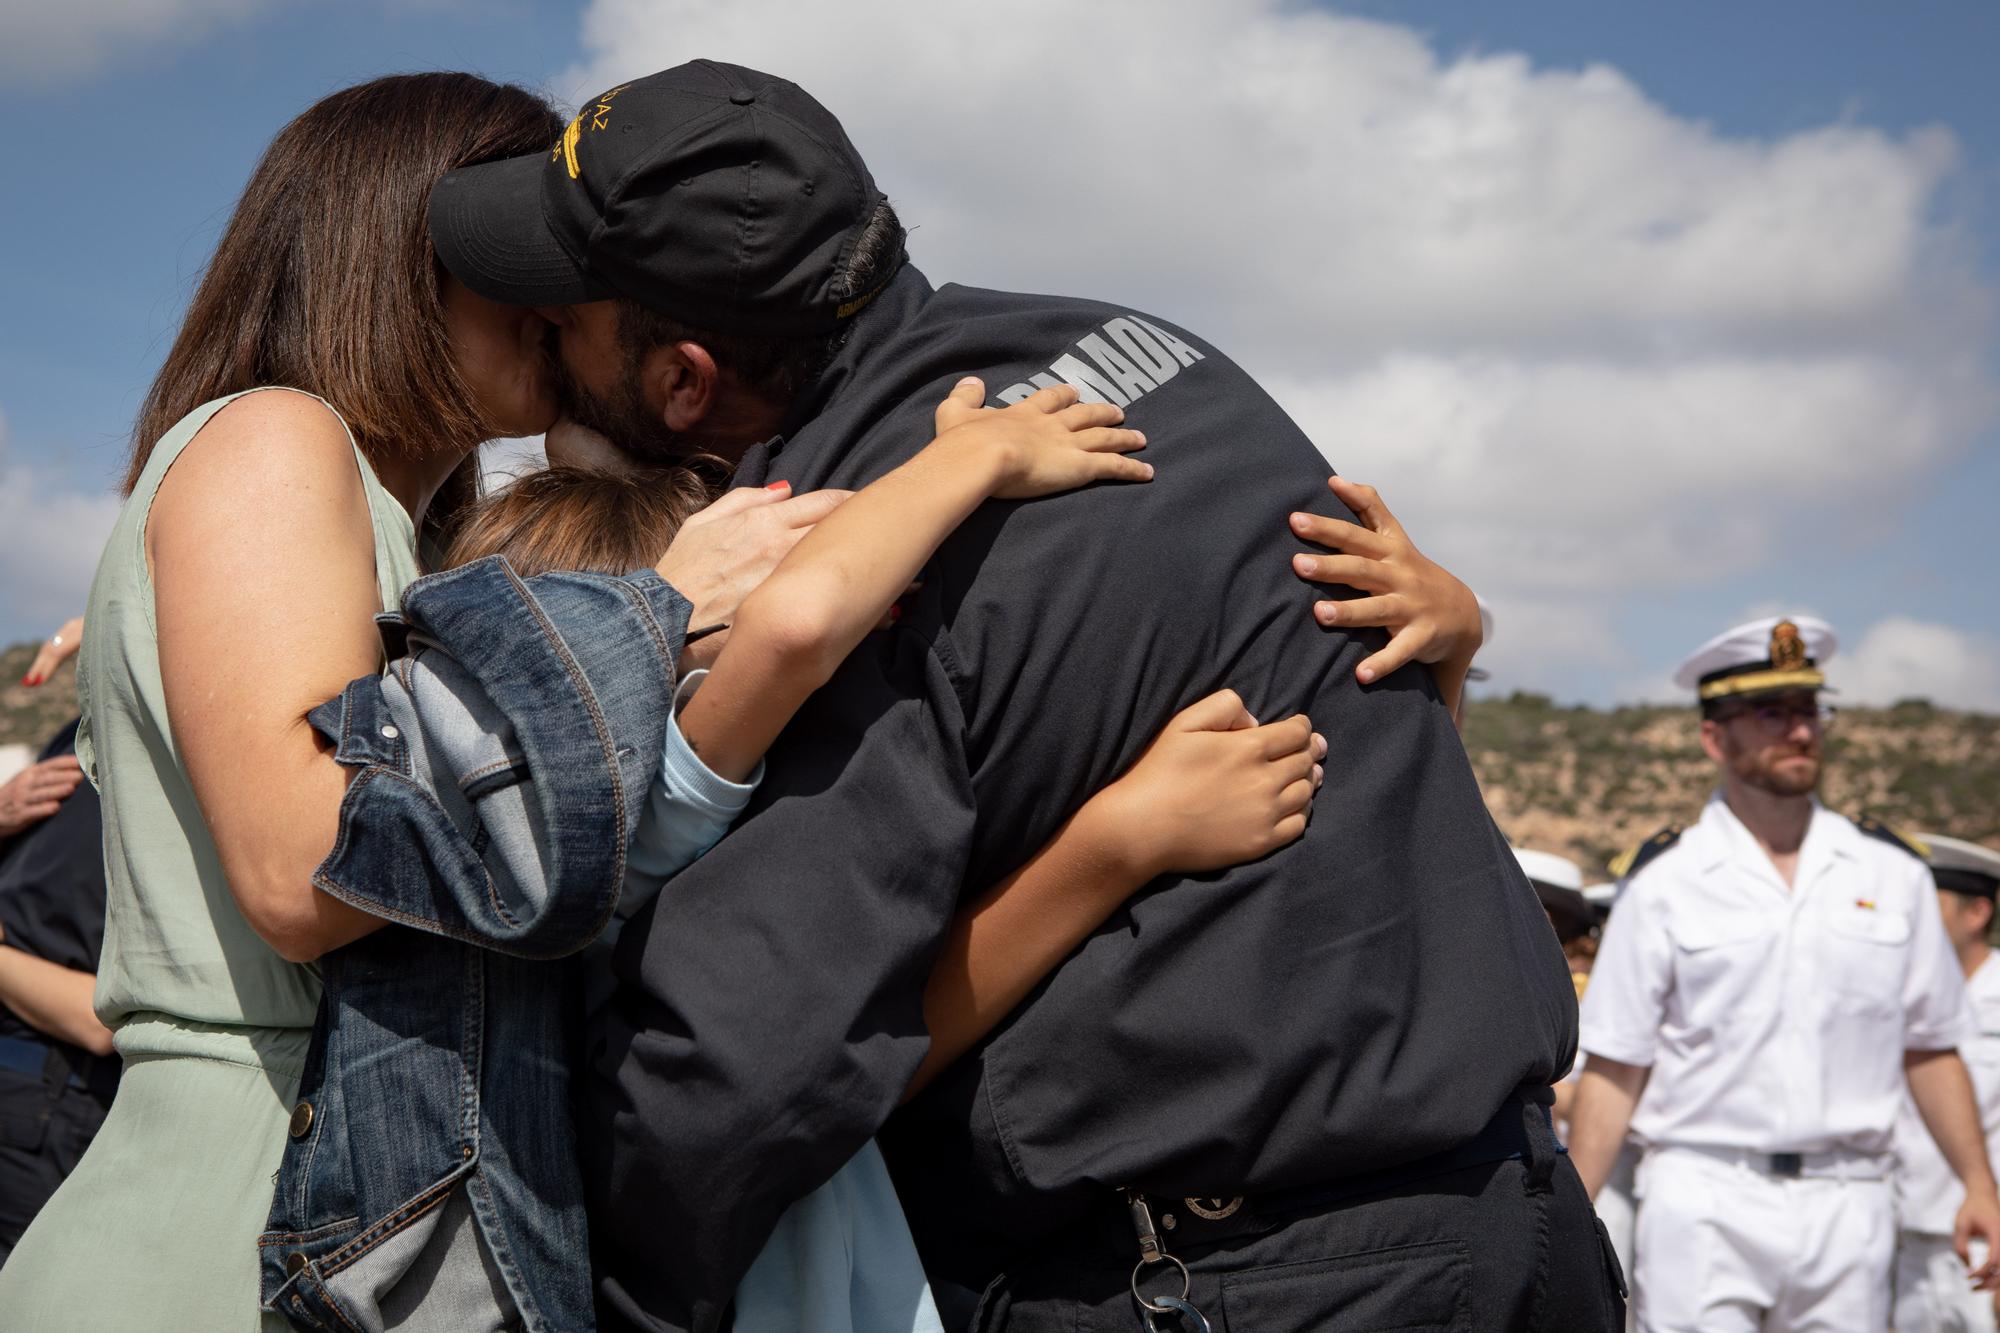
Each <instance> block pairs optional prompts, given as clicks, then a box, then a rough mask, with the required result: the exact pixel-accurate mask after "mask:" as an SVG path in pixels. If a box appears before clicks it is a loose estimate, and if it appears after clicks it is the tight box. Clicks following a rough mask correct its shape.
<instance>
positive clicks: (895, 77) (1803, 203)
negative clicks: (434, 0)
mask: <svg viewBox="0 0 2000 1333" xmlns="http://www.w3.org/2000/svg"><path fill="white" fill-rule="evenodd" d="M583 46H584V49H585V51H586V53H587V56H588V58H587V60H586V63H585V65H584V67H582V68H580V69H577V70H573V71H570V72H569V74H568V75H567V76H565V78H566V82H567V84H568V86H571V87H574V88H575V89H577V90H578V91H579V92H590V91H594V90H595V89H596V88H599V87H603V86H608V85H610V84H612V83H615V82H618V81H621V80H623V79H627V78H630V77H633V76H635V75H639V74H644V73H646V72H649V71H651V70H653V69H657V68H662V67H664V66H667V65H671V64H675V63H678V62H679V61H682V60H685V59H688V58H689V57H690V56H693V55H697V54H699V55H703V56H710V57H714V58H719V59H724V60H733V61H738V62H741V63H745V64H749V65H752V66H755V67H758V68H762V69H767V70H771V71H773V72H775V73H780V74H784V75H786V76H788V77H791V78H793V79H795V80H797V81H798V82H799V83H801V84H802V85H804V86H805V87H806V88H807V89H809V90H810V91H812V92H813V93H814V94H816V95H817V96H818V97H820V98H821V100H823V101H824V102H825V103H826V104H827V105H828V106H829V107H830V108H832V109H833V111H834V112H835V114H837V115H838V116H839V117H840V118H841V120H842V122H843V124H844V125H845V126H846V128H847V130H848V133H849V135H850V137H851V138H852V139H853V140H854V142H855V143H856V144H857V145H858V146H859V147H860V149H861V150H862V152H863V154H864V155H865V156H866V157H867V159H868V160H869V162H870V165H871V167H872V168H873V170H874V173H875V176H876V179H877V181H878V182H879V183H880V184H881V185H882V187H883V188H884V189H885V190H886V191H887V192H888V193H889V194H890V195H891V197H892V198H894V199H895V200H896V203H897V207H898V209H899V210H900V211H901V212H902V214H903V216H904V219H905V221H906V222H908V223H911V224H914V225H915V226H916V228H917V230H916V232H915V234H914V235H913V237H912V245H911V248H912V252H913V253H914V254H915V256H916V258H917V260H918V262H919V263H920V264H921V265H922V266H923V267H924V268H925V269H926V270H927V271H928V272H929V274H930V275H931V277H932V278H933V279H934V280H944V279H947V278H948V279H952V280H956V281H964V282H975V283H983V284H988V285H993V286H1001V287H1012V288H1017V289H1024V290H1032V291H1070V292H1074V293H1076V294H1078V295H1084V296H1093V297H1098V298H1102V299H1109V300H1115V301H1123V302H1130V303H1132V304H1134V305H1137V306H1140V307H1142V308H1146V309H1150V310H1152V311H1155V312H1157V313H1159V314H1162V315H1164V316H1167V317H1168V318H1171V319H1174V320H1177V321H1179V322H1181V323H1184V324H1186V325H1188V326H1190V327H1192V328H1194V329H1196V330H1198V331H1199V332H1201V333H1202V334H1203V335H1204V336H1205V337H1207V338H1209V339H1210V340H1212V341H1214V342H1215V343H1217V344H1219V345H1220V346H1222V347H1223V348H1225V349H1226V350H1228V351H1229V352H1231V353H1232V354H1233V355H1235V356H1237V357H1238V358H1239V359H1240V360H1242V361H1243V362H1244V363H1245V364H1246V365H1247V366H1248V367H1249V368H1250V369H1251V370H1252V371H1253V372H1255V373H1257V374H1258V375H1259V376H1260V377H1261V378H1262V379H1263V380H1264V382H1265V383H1266V385H1267V386H1268V387H1270V388H1271V389H1272V390H1273V392H1274V393H1275V394H1276V395H1277V396H1278V397H1279V399H1280V400H1281V401H1282V402H1283V403H1284V404H1285V405H1286V406H1287V408H1288V409H1290V410H1291V411H1292V412H1293V413H1294V415H1295V416H1296V417H1297V418H1298V419H1299V421H1300V422H1301V424H1302V425H1304V426H1305V427H1306V429H1307V430H1308V431H1309V432H1311V433H1312V435H1313V436H1314V438H1315V439H1316V440H1318V441H1319V442H1320V444H1321V447H1322V448H1323V449H1324V450H1325V452H1326V453H1327V455H1328V457H1329V458H1330V459H1331V460H1333V461H1334V462H1335V463H1336V464H1337V465H1338V466H1339V467H1340V468H1341V470H1343V471H1345V472H1349V473H1352V474H1353V475H1355V476H1357V477H1359V478H1360V479H1362V480H1366V481H1371V482H1376V483H1378V484H1380V485H1381V486H1382V487H1383V489H1384V491H1385V493H1386V495H1387V496H1388V498H1389V500H1390V502H1391V503H1392V505H1394V506H1395V508H1396V509H1397V511H1398V513H1399V514H1400V515H1401V516H1403V517H1404V518H1406V519H1407V520H1409V522H1410V526H1411V528H1412V531H1413V532H1415V533H1416V535H1417V536H1418V539H1419V540H1420V542H1422V543H1423V544H1424V545H1425V546H1426V548H1427V549H1429V550H1430V551H1431V552H1432V553H1433V554H1435V555H1437V556H1439V557H1440V558H1441V559H1443V560H1444V561H1445V562H1446V563H1447V564H1449V565H1451V566H1452V567H1453V568H1454V569H1455V570H1457V571H1458V572H1459V573H1460V574H1461V575H1462V576H1464V577H1465V578H1466V579H1467V581H1468V582H1470V583H1471V584H1472V585H1473V586H1474V587H1476V588H1478V589H1479V590H1480V591H1481V593H1482V594H1484V595H1486V596H1487V597H1488V598H1489V599H1492V600H1493V601H1495V603H1496V604H1497V605H1499V606H1500V607H1501V608H1502V627H1501V630H1500V632H1499V634H1498V635H1497V636H1496V642H1495V644H1494V648H1493V650H1492V655H1493V660H1492V662H1491V663H1490V665H1493V666H1494V667H1495V668H1496V672H1497V671H1498V670H1499V669H1500V668H1506V667H1509V666H1510V663H1511V664H1515V665H1518V666H1521V667H1523V668H1525V667H1527V666H1529V665H1530V664H1531V663H1532V661H1533V659H1534V655H1535V654H1536V653H1541V654H1543V660H1544V661H1546V660H1548V657H1547V653H1548V649H1547V645H1546V644H1545V643H1542V642H1539V641H1538V640H1537V638H1536V637H1535V636H1537V635H1545V634H1546V635H1567V636H1568V640H1566V648H1565V650H1564V651H1566V652H1568V653H1570V654H1572V655H1575V654H1581V655H1583V657H1585V658H1587V659H1588V660H1591V661H1593V662H1598V663H1600V664H1601V667H1602V670H1603V672H1604V675H1603V678H1604V679H1607V680H1611V679H1618V678H1626V679H1630V680H1632V681H1645V680H1650V678H1651V676H1652V675H1653V674H1655V673H1656V672H1657V670H1658V666H1659V664H1658V663H1655V662H1651V661H1646V660H1639V659H1637V658H1636V657H1635V656H1634V655H1633V654H1632V652H1631V650H1630V649H1628V648H1626V647H1625V646H1623V645H1621V644H1618V643H1616V642H1613V641H1610V639H1609V638H1608V636H1599V635H1598V634H1597V632H1596V631H1594V630H1591V629H1589V628H1585V627H1582V626H1585V625H1587V623H1589V622H1596V623H1600V624H1601V623H1604V622H1607V621H1608V620H1609V619H1610V618H1611V617H1613V616H1614V615H1615V614H1616V612H1617V611H1618V609H1619V608H1620V606H1621V605H1624V604H1626V603H1627V602H1628V601H1629V599H1630V598H1631V597H1633V596H1634V594H1635V593H1637V594H1639V595H1644V594H1645V593H1646V592H1648V591H1651V590H1659V589H1670V588H1688V587H1695V588H1704V587H1716V586H1720V585H1721V584H1722V583H1724V582H1726V581H1728V580H1729V579H1732V578H1735V577H1739V576H1742V575H1745V574H1747V573H1753V572H1755V571H1758V570H1760V569H1767V568H1769V567H1770V566H1771V564H1772V563H1773V562H1782V561H1785V560H1792V561H1797V560H1802V559H1803V560H1816V559H1818V558H1820V556H1821V555H1822V554H1831V553H1837V552H1840V551H1845V550H1851V549H1853V548H1854V547H1855V546H1857V545H1861V544H1866V543H1868V542H1871V541H1878V542H1879V541H1883V540H1885V539H1887V538H1888V537H1889V536H1891V535H1892V534H1893V533H1894V532H1895V531H1896V529H1897V526H1898V524H1899V523H1900V522H1901V519H1902V515H1903V513H1904V512H1905V511H1906V507H1907V502H1908V500H1909V498H1910V497H1911V496H1913V495H1916V494H1918V493H1920V491H1921V490H1922V488H1923V487H1924V486H1925V484H1926V483H1927V482H1928V481H1930V480H1931V479H1933V478H1935V477H1936V476H1937V475H1938V473H1939V472H1940V470H1942V469H1944V468H1946V467H1948V466H1950V465H1951V464H1952V463H1953V462H1954V461H1955V460H1957V459H1959V458H1960V457H1962V456H1963V455H1964V453H1965V451H1966V450H1967V449H1968V448H1969V447H1971V445H1972V443H1973V442H1974V441H1975V440H1976V439H1977V438H1979V436H1980V434H1981V432H1982V431H1985V430H1987V429H1988V428H1990V426H1991V425H1992V423H1993V422H1994V420H1995V416H1996V407H1997V406H2000V390H1996V385H1995V383H1994V379H1993V372H1992V366H1993V364H1994V361H1993V356H1992V352H1993V341H1992V336H1991V333H1992V316H1993V308H1994V295H1995V294H1994V291H1993V289H1992V286H1991V284H1990V283H1989V281H1988V280H1987V278H1986V276H1985V275H1984V274H1982V273H1981V272H1980V270H1979V268H1978V265H1977V263H1976V261H1975V260H1974V258H1973V257H1972V255H1971V252H1970V250H1969V248H1968V247H1967V246H1966V245H1965V244H1963V238H1962V236H1961V235H1960V234H1959V232H1958V231H1957V230H1956V229H1955V226H1954V222H1953V219H1951V218H1949V217H1945V216H1942V215H1941V210H1942V209H1943V207H1944V202H1943V201H1944V198H1945V195H1946V190H1945V186H1946V184H1947V183H1948V182H1949V181H1950V180H1951V179H1952V177H1953V174H1954V173H1955V172H1956V171H1957V170H1958V167H1957V149H1956V145H1955V143H1954V141H1953V139H1952V137H1951V136H1950V134H1949V133H1948V132H1946V131H1944V130H1942V129H1931V130H1923V131H1918V132H1916V133H1912V134H1908V135H1900V136H1898V135H1890V134H1886V133H1883V132H1881V131H1878V130H1875V129H1872V128H1869V127H1867V126H1865V125H1858V124H1848V123H1843V124H1837V125H1831V126H1826V127H1822V128H1816V129H1810V130H1806V131H1802V132H1797V133H1791V134H1786V135H1782V136H1779V137H1771V138H1759V137H1745V136H1731V135H1725V134H1722V133H1720V132H1718V131H1717V130H1715V129H1714V128H1713V127H1711V126H1710V125H1708V124H1706V123H1704V122H1701V121H1698V120H1694V119H1691V118H1688V117H1686V116H1683V115H1678V114H1676V113H1675V112H1674V111H1672V110H1670V109H1668V108H1666V107H1663V106H1662V105H1660V104H1658V103H1656V102H1654V101H1652V100H1650V99H1649V98H1648V97H1647V96H1646V95H1645V94H1644V92H1643V91H1642V90H1641V89H1640V88H1639V87H1637V86H1636V85H1635V84H1634V83H1633V82H1632V81H1631V80H1630V79H1629V78H1628V77H1626V76H1625V75H1624V74H1622V73H1621V72H1619V71H1618V70H1616V69H1612V68H1609V67H1607V66H1602V65H1593V66H1589V67H1586V68H1583V69H1567V70H1565V69H1551V68H1546V67H1538V66H1536V65H1534V64H1533V63H1531V62H1530V61H1529V60H1528V59H1527V58H1525V57H1523V56H1521V55H1517V54H1505V53H1502V54H1484V55H1471V56H1466V57H1462V58H1458V59H1453V60H1440V59H1439V58H1438V56H1437V54H1436V53H1435V52H1434V51H1433V50H1432V49H1431V47H1430V46H1429V45H1428V44H1427V43H1426V41H1425V40H1424V39H1423V38H1422V37H1420V36H1419V35H1418V34H1416V33H1415V32H1413V31H1411V30H1410V29H1407V28H1404V27H1401V26H1397V25H1394V24H1389V23H1379V22H1373V21H1365V20H1360V19H1355V18H1351V17H1344V16H1339V15H1334V14H1329V13H1326V12H1324V11H1320V10H1315V9H1311V8H1306V7H1301V6H1297V5H1294V4H1290V3H1284V2H1283V0H1174V2H1172V3H1168V2H1165V0H1101V2H1100V3H1097V4H1092V5H1087V6H1086V5H1074V4H1067V3H1061V2H1060V0H1016V2H1015V3H1011V4H1005V5H1001V6H998V7H995V6H970V5H966V6H958V5H928V6H923V7H921V8H920V9H919V8H917V7H914V6H910V5H907V4H903V3H897V0H849V3H846V4H842V5H823V4H816V3H805V2H804V0H795V2H792V3H776V2H773V0H765V2H762V3H760V2H758V0H738V3H735V4H731V5H726V6H723V5H714V4H712V3H708V0H594V3H593V4H592V5H591V6H590V8H589V10H588V12H587V13H586V16H585V19H584V27H583ZM1738 595H1739V594H1738V593H1736V592H1730V593H1729V594H1728V596H1729V598H1730V599H1731V600H1732V601H1733V600H1735V599H1736V597H1737V596H1738ZM1513 625H1520V626H1523V627H1532V628H1529V629H1526V630H1525V632H1522V631H1517V630H1516V629H1514V628H1512V627H1511V626H1513ZM1565 626H1567V627H1568V628H1564V627H1565ZM1511 645H1518V647H1516V646H1511Z"/></svg>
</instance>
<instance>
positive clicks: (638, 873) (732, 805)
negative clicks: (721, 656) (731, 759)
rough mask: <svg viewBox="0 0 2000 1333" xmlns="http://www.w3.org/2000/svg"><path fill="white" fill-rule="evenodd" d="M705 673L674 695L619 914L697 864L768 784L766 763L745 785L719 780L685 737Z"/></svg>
mask: <svg viewBox="0 0 2000 1333" xmlns="http://www.w3.org/2000/svg"><path fill="white" fill-rule="evenodd" d="M707 676H708V672H707V671H690V672H689V673H688V674H687V675H686V676H685V677H684V678H683V679H682V681H681V684H680V688H679V689H677V690H675V691H674V710H673V715H672V716H671V717H670V718H669V719H668V721H667V741H666V745H665V746H663V747H662V750H661V754H660V766H659V768H658V769H656V770H655V771H654V773H653V783H652V788H651V790H649V791H648V792H647V793H646V808H645V809H644V810H643V811H642V812H641V813H640V815H639V827H638V830H637V831H636V832H635V833H634V834H633V835H632V846H631V848H630V849H629V850H628V851H627V852H626V855H625V892H624V895H623V896H622V897H621V898H620V899H619V902H618V913H619V915H620V916H626V917H629V916H631V915H632V914H633V913H634V912H636V911H638V910H639V909H640V908H641V907H644V906H645V905H646V904H647V903H648V902H649V901H651V899H652V898H653V895H655V894H657V893H658V892H659V891H660V886H661V885H662V884H664V883H666V881H667V879H668V878H669V877H670V876H673V875H675V874H678V873H679V872H680V871H682V870H684V869H686V868H687V867H688V866H690V865H692V864H693V863H694V862H695V861H697V860H699V859H700V858H701V856H702V854H703V853H704V852H706V851H708V849H709V848H711V847H713V846H715V844H716V843H718V842H720V841H721V840H722V835H723V834H725V833H727V832H729V826H730V825H731V824H733V823H735V822H736V817H737V816H738V815H740V814H742V813H743V808H744V807H745V806H747V805H749V804H750V797H751V796H752V795H753V794H754V793H755V792H756V790H757V784H758V783H760V782H762V781H763V780H764V764H763V761H762V760H759V761H758V763H757V769H756V771H755V772H753V773H752V774H751V775H750V778H749V781H747V782H728V781H725V780H724V779H722V778H720V777H717V776H716V775H715V773H714V772H713V771H712V770H710V768H709V767H708V765H707V764H704V763H703V762H702V761H701V757H700V756H699V755H697V754H696V753H695V752H694V747H693V746H691V745H689V744H688V742H687V737H685V736H683V735H682V734H681V724H680V714H681V709H682V708H684V707H686V706H687V701H688V700H689V699H691V698H693V697H694V693H695V691H696V690H698V689H700V688H701V682H702V681H703V680H704V679H706V678H707Z"/></svg>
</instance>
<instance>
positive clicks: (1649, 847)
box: [1611, 824, 1681, 879]
mask: <svg viewBox="0 0 2000 1333" xmlns="http://www.w3.org/2000/svg"><path fill="white" fill-rule="evenodd" d="M1680 838H1681V826H1680V825H1679V824H1669V825H1667V826H1666V827H1665V828H1663V829H1661V830H1660V831H1659V832H1658V833H1655V834H1654V835H1653V836H1652V837H1650V838H1648V839H1646V840H1645V841H1644V842H1642V843H1640V844H1639V845H1638V846H1637V847H1629V848H1627V849H1626V850H1624V851H1622V852H1620V853H1618V855H1616V856H1614V857H1612V858H1611V877H1612V878H1613V879H1630V878H1632V876H1634V875H1636V874H1638V873H1639V868H1640V867H1641V866H1643V865H1645V864H1646V862H1648V861H1650V860H1652V859H1653V858H1654V857H1656V856H1658V855H1659V854H1660V853H1661V852H1664V851H1665V850H1667V848H1669V847H1671V846H1673V845H1674V844H1675V843H1677V842H1679V841H1680Z"/></svg>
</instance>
